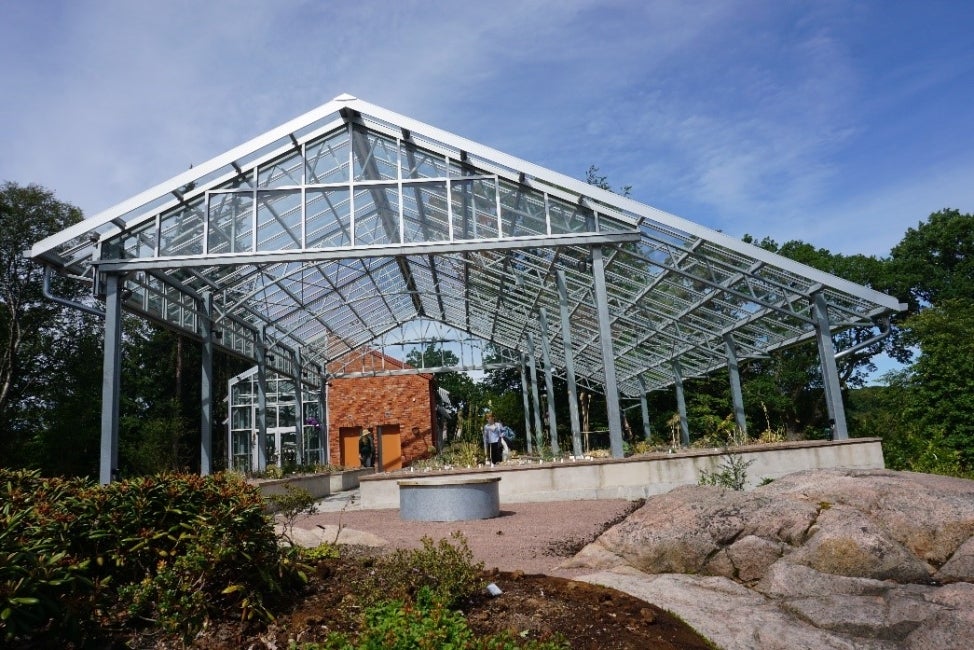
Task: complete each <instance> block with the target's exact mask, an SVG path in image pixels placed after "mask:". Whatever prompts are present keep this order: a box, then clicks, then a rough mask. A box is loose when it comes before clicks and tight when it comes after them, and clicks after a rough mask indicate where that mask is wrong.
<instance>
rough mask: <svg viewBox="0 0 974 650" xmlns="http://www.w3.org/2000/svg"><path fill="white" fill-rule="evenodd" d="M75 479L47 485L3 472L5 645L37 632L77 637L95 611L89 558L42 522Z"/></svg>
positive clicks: (0, 630)
mask: <svg viewBox="0 0 974 650" xmlns="http://www.w3.org/2000/svg"><path fill="white" fill-rule="evenodd" d="M74 484H75V482H74V481H64V480H52V481H44V480H42V479H41V478H40V475H39V474H38V472H36V471H10V470H0V503H2V504H3V507H2V509H0V638H2V639H3V641H4V642H5V643H9V642H11V641H14V640H19V639H30V638H32V637H34V636H35V635H36V634H38V633H46V634H48V635H55V636H63V637H65V638H77V637H78V636H80V632H79V630H78V624H79V621H81V620H83V619H84V618H86V617H87V616H88V614H89V612H90V611H91V608H92V604H91V598H90V595H91V594H92V593H94V592H95V591H96V587H99V586H101V585H96V584H95V583H94V582H93V581H92V580H91V578H90V572H89V564H90V560H88V559H84V560H79V559H77V558H74V557H71V556H70V555H68V553H66V552H65V551H64V550H62V548H61V545H60V543H59V541H58V539H57V536H56V535H55V534H54V529H55V528H56V527H57V525H56V523H54V524H52V523H50V522H49V523H47V524H43V523H40V522H39V520H42V519H43V517H40V516H39V513H38V512H37V511H38V510H40V511H42V512H43V511H44V510H46V509H48V508H49V504H50V503H52V502H56V501H58V500H59V499H61V498H63V497H64V496H65V495H66V494H68V493H70V491H71V489H72V486H73V485H74Z"/></svg>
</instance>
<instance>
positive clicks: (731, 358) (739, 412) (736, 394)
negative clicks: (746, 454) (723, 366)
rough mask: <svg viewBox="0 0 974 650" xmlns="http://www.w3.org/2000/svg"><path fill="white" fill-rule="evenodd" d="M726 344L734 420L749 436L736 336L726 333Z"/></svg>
mask: <svg viewBox="0 0 974 650" xmlns="http://www.w3.org/2000/svg"><path fill="white" fill-rule="evenodd" d="M724 346H725V347H726V348H727V373H728V375H729V379H730V390H731V402H732V403H733V406H734V421H735V422H736V423H737V429H738V431H740V432H741V433H742V434H743V435H744V436H747V418H745V417H744V393H743V392H742V391H741V371H740V368H739V367H738V364H737V348H736V345H735V343H734V337H732V336H731V335H730V334H724Z"/></svg>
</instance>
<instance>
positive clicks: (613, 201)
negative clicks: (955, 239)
mask: <svg viewBox="0 0 974 650" xmlns="http://www.w3.org/2000/svg"><path fill="white" fill-rule="evenodd" d="M28 255H29V256H30V257H32V258H33V259H34V260H36V261H37V262H38V263H40V264H43V265H44V266H45V267H46V269H48V270H49V272H50V273H59V274H63V275H65V276H68V277H70V278H72V279H75V280H77V281H80V282H87V283H89V284H90V285H91V288H92V292H93V296H94V297H95V298H96V299H97V301H98V302H96V303H89V304H86V305H82V307H84V308H86V309H89V310H94V311H96V312H98V313H99V314H100V315H102V316H103V317H104V328H105V350H104V372H103V385H102V446H101V464H100V467H101V469H100V478H101V480H102V481H103V482H108V481H110V480H112V468H113V467H115V466H116V465H117V462H118V413H119V381H120V377H119V375H120V372H121V371H120V363H119V356H120V340H121V338H120V337H121V327H120V318H121V314H122V311H123V310H124V311H126V312H128V313H131V314H135V315H138V316H140V317H142V318H145V319H148V320H149V321H152V322H155V323H158V324H161V325H164V326H166V327H168V328H174V329H176V330H178V331H180V332H181V333H182V334H184V335H185V336H187V337H191V338H193V339H195V340H197V341H199V342H201V344H202V347H203V350H204V355H203V362H202V363H203V369H202V374H203V376H204V377H207V376H210V377H212V373H209V375H208V374H207V368H208V367H209V366H208V364H212V355H213V353H214V351H215V350H217V349H220V350H223V351H225V352H227V353H230V354H233V355H237V356H239V357H242V358H244V359H247V360H249V361H250V362H252V363H253V365H254V369H253V371H252V374H247V375H246V376H240V377H237V378H236V384H235V387H236V389H235V390H236V391H237V392H236V395H237V396H236V397H231V400H235V399H239V400H252V403H253V404H263V405H264V406H263V407H261V408H251V409H250V410H249V411H248V410H245V409H241V410H239V411H237V410H234V411H233V412H232V413H231V417H230V422H231V428H230V430H229V435H230V437H231V452H230V453H231V455H232V463H231V464H232V465H233V466H246V465H247V464H248V463H250V464H251V466H254V464H256V467H258V468H262V467H263V466H265V465H266V464H267V463H270V462H274V461H275V459H277V458H281V457H282V456H284V455H287V454H295V455H312V454H315V455H317V457H318V458H321V459H325V458H326V457H327V456H329V455H330V452H329V451H328V450H329V449H335V450H339V448H340V444H341V443H340V442H339V439H340V432H341V429H342V427H346V429H348V430H352V429H354V428H355V427H357V426H359V425H362V424H366V423H363V422H355V421H342V422H339V421H337V420H335V419H333V416H335V414H334V413H332V412H326V411H334V410H335V409H336V408H338V406H339V404H338V403H337V402H335V401H334V400H330V399H329V398H328V395H327V393H328V384H329V382H332V381H337V380H342V381H345V380H347V381H349V382H352V381H359V380H363V379H366V378H376V377H382V376H386V377H392V376H402V375H409V374H412V375H426V376H428V375H430V374H431V373H435V372H438V371H442V370H468V369H472V368H477V367H483V358H482V356H478V355H476V354H474V355H471V356H470V357H469V358H468V357H466V356H465V355H461V363H460V364H459V366H451V367H439V368H436V367H434V368H413V367H409V366H408V365H406V364H404V363H401V360H402V358H403V357H402V356H401V355H400V356H398V357H396V353H395V351H396V350H400V351H401V350H406V349H409V346H410V345H414V346H415V345H420V346H423V347H425V346H426V345H428V344H431V343H435V344H437V345H447V344H450V345H453V344H452V343H446V342H445V341H444V339H445V338H447V337H445V336H444V335H443V332H450V333H452V336H453V337H454V338H455V339H456V340H458V341H477V342H479V343H478V344H477V345H481V346H482V345H489V346H490V349H491V350H493V351H496V352H498V353H499V354H501V355H502V359H501V360H502V361H503V362H504V363H509V364H515V365H518V366H520V367H521V368H522V377H524V378H525V379H524V382H523V384H524V385H523V398H524V403H525V406H526V409H525V411H526V413H525V420H526V421H525V427H526V428H527V429H528V430H530V431H539V430H540V429H541V427H542V417H541V408H542V407H541V404H542V402H541V401H540V400H539V397H538V394H539V383H543V384H544V385H545V386H546V387H547V389H548V392H549V393H550V390H551V381H552V377H559V378H561V379H562V380H564V381H565V382H566V384H567V387H568V388H567V390H568V392H569V400H568V401H569V404H570V405H571V406H572V407H573V408H572V410H571V423H570V429H571V432H572V445H573V448H576V447H577V446H578V445H579V444H580V442H579V432H580V425H579V421H578V413H577V408H574V407H575V406H576V405H577V399H576V394H575V391H577V390H581V389H585V390H591V391H597V392H599V393H600V394H603V395H605V397H606V404H607V406H606V410H607V420H608V423H609V425H608V426H609V441H610V447H611V454H612V455H613V456H615V457H620V456H622V454H623V446H622V440H623V439H622V429H621V424H620V422H621V416H620V399H625V400H640V399H642V400H645V396H646V395H647V394H648V393H650V392H651V391H660V390H672V391H675V392H676V395H677V398H678V403H679V404H680V405H681V408H680V414H681V416H682V419H683V422H682V435H683V441H684V444H685V443H686V441H687V436H688V433H687V428H686V421H685V420H686V415H685V409H684V407H683V404H684V402H683V395H682V392H683V382H684V380H685V379H687V378H690V377H701V376H706V375H710V374H713V373H715V372H717V371H721V372H722V373H726V376H727V380H728V381H729V382H730V386H731V394H732V398H733V402H734V403H733V405H732V407H733V411H734V413H735V416H736V417H737V418H738V423H739V425H740V426H742V427H743V426H744V419H743V412H744V409H743V398H742V396H741V391H740V388H739V386H740V383H739V378H738V377H737V368H738V363H739V362H740V361H743V360H745V359H751V358H761V357H764V356H767V355H768V354H769V353H771V352H773V351H775V350H780V349H783V348H787V347H789V346H793V345H795V344H797V343H800V342H804V341H812V340H814V341H816V343H817V345H818V351H819V357H820V364H821V369H822V377H823V383H824V388H825V397H826V402H827V407H828V415H829V417H830V418H831V419H832V420H833V422H834V426H835V437H836V438H839V439H842V438H845V437H847V431H846V423H845V415H844V410H843V405H842V395H841V392H840V390H839V388H840V387H839V380H838V376H837V372H836V364H835V358H836V355H840V354H843V353H846V352H848V350H840V349H836V344H835V340H836V339H835V338H834V336H833V335H834V334H835V333H837V332H840V331H843V330H847V329H849V328H872V331H873V332H874V333H875V336H876V337H882V336H884V334H885V332H886V331H887V328H888V318H889V316H890V315H891V314H893V313H895V312H897V311H899V310H901V309H902V307H903V306H902V305H900V304H899V302H898V301H897V300H896V299H894V298H892V297H890V296H888V295H885V294H882V293H880V292H877V291H874V290H872V289H870V288H867V287H864V286H861V285H858V284H855V283H853V282H849V281H847V280H844V279H842V278H839V277H835V276H833V275H830V274H828V273H824V272H822V271H818V270H815V269H812V268H810V267H807V266H804V265H802V264H799V263H797V262H794V261H792V260H789V259H786V258H784V257H781V256H779V255H776V254H773V253H770V252H768V251H766V250H763V249H761V248H759V247H756V246H753V245H750V244H747V243H744V242H742V241H740V240H738V239H735V238H733V237H731V236H729V235H726V234H724V233H721V232H717V231H714V230H712V229H709V228H706V227H704V226H701V225H698V224H696V223H694V222H691V221H688V220H686V219H683V218H680V217H677V216H675V215H672V214H668V213H666V212H663V211H660V210H658V209H655V208H653V207H650V206H648V205H645V204H642V203H639V202H637V201H635V200H632V199H630V198H628V197H625V196H621V195H618V194H614V193H612V192H610V191H607V190H605V189H601V188H599V187H596V186H593V185H589V184H587V183H585V182H583V181H581V180H576V179H573V178H570V177H567V176H564V175H562V174H558V173H555V172H552V171H550V170H547V169H544V168H542V167H539V166H537V165H534V164H531V163H529V162H527V161H524V160H520V159H518V158H515V157H512V156H510V155H507V154H504V153H502V152H499V151H496V150H494V149H491V148H489V147H486V146H484V145H481V144H478V143H475V142H472V141H470V140H467V139H465V138H463V137H460V136H457V135H454V134H452V133H448V132H445V131H442V130H440V129H437V128H435V127H433V126H430V125H427V124H424V123H422V122H419V121H417V120H414V119H411V118H408V117H405V116H403V115H399V114H397V113H394V112H391V111H389V110H386V109H384V108H381V107H378V106H375V105H372V104H369V103H367V102H364V101H362V100H360V99H357V98H355V97H351V96H349V95H341V96H339V97H337V98H335V99H334V100H332V101H330V102H328V103H326V104H324V105H323V106H321V107H319V108H317V109H314V110H312V111H310V112H308V113H306V114H304V115H301V116H300V117H297V118H295V119H293V120H291V121H289V122H287V123H286V124H283V125H281V126H279V127H277V128H275V129H273V130H271V131H269V132H267V133H265V134H263V135H260V136H258V137H256V138H254V139H252V140H250V141H249V142H246V143H244V144H241V145H240V146H238V147H236V148H234V149H232V150H230V151H228V152H226V153H224V154H222V155H219V156H216V157H215V158H213V159H212V160H209V161H207V162H204V163H201V164H196V165H194V166H193V167H192V168H191V169H189V170H187V171H185V172H183V173H181V174H179V175H178V176H176V177H174V178H172V179H170V180H168V181H165V182H163V183H160V184H159V185H157V186H155V187H152V188H149V189H147V190H145V191H144V192H142V193H140V194H138V195H136V196H133V197H131V198H130V199H128V200H126V201H123V202H122V203H120V204H118V205H116V206H115V207H113V208H110V209H108V210H106V211H105V212H102V213H100V214H97V215H95V216H92V217H90V218H88V219H86V220H84V221H83V222H81V223H78V224H76V225H74V226H71V227H69V228H67V229H65V230H63V231H62V232H60V233H57V234H55V235H53V236H51V237H49V238H47V239H45V240H43V241H40V242H37V243H35V244H34V245H33V247H32V248H31V249H30V251H29V252H28ZM48 293H49V296H50V297H51V298H52V299H54V300H59V299H60V300H64V299H63V298H59V297H58V296H57V295H54V294H53V293H52V292H50V291H49V292H48ZM92 304H94V305H96V306H95V307H92V306H91V305H92ZM429 323H433V324H436V325H437V326H438V327H439V328H440V329H438V330H437V332H438V333H437V334H436V336H435V337H430V338H425V334H423V332H426V331H429V330H428V328H427V324H429ZM434 339H435V340H434ZM477 345H473V344H471V345H470V347H471V349H483V348H482V347H480V348H477ZM363 350H371V351H374V352H375V358H377V359H387V358H388V359H392V358H398V359H400V363H391V362H390V363H388V364H386V363H385V362H378V363H370V364H369V365H368V367H364V366H363V364H362V363H361V359H362V351H363ZM495 359H496V357H492V360H495ZM297 387H300V390H299V389H298V388H297ZM213 391H214V387H213V385H212V379H211V380H209V381H204V382H203V387H202V392H203V400H202V402H203V404H204V413H203V414H201V429H202V441H201V448H200V467H201V471H202V472H203V473H204V474H205V473H209V472H210V471H211V468H212V460H213V459H212V458H211V452H212V436H213V427H214V424H213V414H212V396H213V394H214V392H213ZM420 392H422V388H421V387H420ZM430 392H431V391H427V393H426V394H429V393H430ZM299 393H300V396H299ZM421 401H422V400H421ZM422 402H423V408H426V409H428V411H429V412H430V413H432V411H433V410H435V400H432V399H427V400H425V401H422ZM299 403H300V405H301V406H302V408H301V409H299V408H297V406H298V404H299ZM207 405H208V406H207ZM235 406H236V403H235ZM207 408H209V409H210V410H209V411H207V410H206V409H207ZM549 408H550V404H549ZM299 411H300V412H299ZM645 411H646V409H645V405H644V407H643V409H642V412H643V418H644V419H645V417H646V414H645ZM248 413H249V414H248ZM549 415H553V414H549ZM383 417H385V418H387V420H388V421H387V422H383V423H382V424H384V425H388V426H389V427H390V429H389V430H390V431H397V432H398V433H396V434H395V435H396V436H399V438H398V439H399V440H400V441H401V444H402V445H403V446H404V448H405V446H410V445H420V444H421V443H422V444H424V445H429V444H430V437H429V436H430V435H431V429H432V428H433V427H434V426H435V424H434V418H433V416H432V415H429V414H427V415H425V416H423V418H421V420H422V421H421V422H419V423H417V424H404V423H400V422H398V420H397V415H396V414H395V413H391V412H390V414H389V415H388V416H385V415H384V414H383ZM545 419H546V420H547V426H549V427H552V426H554V424H555V423H554V418H553V417H548V418H545ZM369 424H372V423H369ZM299 427H300V431H301V435H298V433H297V432H298V429H299ZM393 427H395V428H393ZM248 431H249V433H247V432H248ZM234 432H238V433H240V435H239V436H236V437H234ZM252 436H256V438H252ZM411 436H412V438H410V437H411ZM393 437H395V436H393ZM252 439H253V440H254V444H250V443H249V442H246V441H249V440H252ZM556 440H557V437H556V436H552V444H556V443H555V441H556ZM336 453H337V451H336Z"/></svg>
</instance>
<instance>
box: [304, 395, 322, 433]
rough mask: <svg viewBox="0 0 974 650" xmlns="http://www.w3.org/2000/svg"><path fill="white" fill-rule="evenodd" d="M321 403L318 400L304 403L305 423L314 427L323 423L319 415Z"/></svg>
mask: <svg viewBox="0 0 974 650" xmlns="http://www.w3.org/2000/svg"><path fill="white" fill-rule="evenodd" d="M320 408H321V407H320V405H319V404H318V402H317V401H314V402H307V401H306V402H305V403H304V423H305V424H307V425H310V426H313V427H316V426H318V425H319V424H320V423H321V419H320V416H319V410H320Z"/></svg>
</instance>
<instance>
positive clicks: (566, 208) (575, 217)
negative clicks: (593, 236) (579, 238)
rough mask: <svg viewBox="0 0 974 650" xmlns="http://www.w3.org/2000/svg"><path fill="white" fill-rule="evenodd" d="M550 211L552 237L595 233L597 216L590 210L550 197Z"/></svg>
mask: <svg viewBox="0 0 974 650" xmlns="http://www.w3.org/2000/svg"><path fill="white" fill-rule="evenodd" d="M548 211H549V213H550V214H551V234H552V235H564V234H568V233H574V232H595V215H594V214H593V213H592V211H591V210H589V209H588V208H585V207H582V206H580V205H577V204H574V203H568V202H567V201H562V200H560V199H556V198H554V197H550V196H549V197H548Z"/></svg>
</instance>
